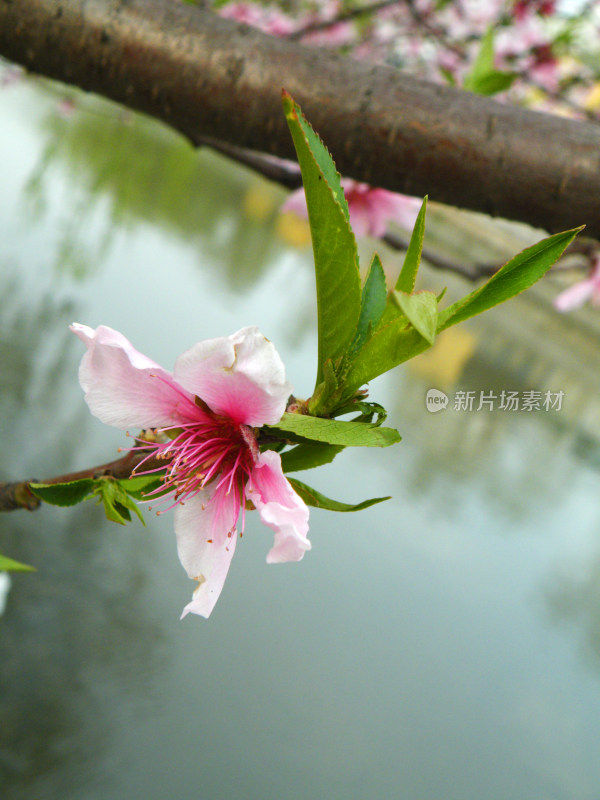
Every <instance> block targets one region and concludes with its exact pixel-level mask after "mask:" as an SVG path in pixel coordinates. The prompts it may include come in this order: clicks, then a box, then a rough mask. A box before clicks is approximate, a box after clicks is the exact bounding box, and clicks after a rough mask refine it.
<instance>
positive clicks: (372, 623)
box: [0, 86, 600, 800]
mask: <svg viewBox="0 0 600 800" xmlns="http://www.w3.org/2000/svg"><path fill="white" fill-rule="evenodd" d="M11 92H12V94H10V95H6V96H5V99H6V107H7V109H8V111H9V113H8V114H7V115H6V116H5V117H3V118H2V120H1V121H0V141H2V142H3V143H4V145H5V148H6V149H8V147H9V146H10V147H11V148H12V150H11V152H13V155H14V157H13V158H12V159H11V163H10V170H8V171H7V177H6V185H7V193H8V194H7V196H6V197H0V208H1V209H2V225H3V226H4V228H5V230H6V231H7V235H6V236H5V237H4V238H2V237H0V242H1V244H0V360H1V363H2V370H1V371H0V384H1V387H2V392H1V393H0V414H1V418H2V426H1V427H2V432H1V437H2V447H1V449H0V479H3V478H5V477H7V478H13V477H22V476H25V475H38V476H40V477H42V476H48V475H50V474H53V473H56V472H62V471H68V470H72V469H77V468H81V467H83V466H88V465H91V464H93V463H100V462H102V461H104V460H106V459H107V458H110V457H111V456H112V455H113V453H114V452H115V449H116V447H117V446H118V445H119V444H121V443H122V441H123V439H122V436H121V434H120V433H119V432H118V431H112V430H108V429H105V428H104V427H103V426H101V425H100V424H99V423H97V421H96V420H94V419H93V418H92V417H91V415H89V414H88V412H87V409H86V407H85V405H84V403H83V400H82V395H81V390H80V389H79V387H78V385H77V380H76V372H77V364H78V361H79V357H80V348H79V343H78V342H77V341H75V340H74V339H73V340H71V338H69V335H68V333H67V324H68V323H69V322H70V321H71V320H72V319H77V320H79V321H82V322H88V323H90V324H94V325H95V324H98V323H100V322H106V323H107V324H111V325H113V326H114V327H117V328H119V329H121V330H123V331H124V332H125V333H126V335H128V336H129V337H130V338H131V339H132V340H133V341H134V343H135V344H136V345H137V346H138V347H139V348H140V349H141V350H142V351H144V352H147V353H148V354H149V355H151V356H152V357H154V358H155V359H156V360H157V361H159V362H161V363H163V364H164V365H165V366H167V367H168V366H169V365H170V364H172V363H173V360H174V358H175V357H176V356H177V354H178V353H179V352H181V351H182V350H183V349H185V348H186V347H188V346H189V345H190V344H192V343H193V342H194V341H195V340H197V339H199V338H204V337H207V336H211V335H221V334H226V333H230V332H232V331H233V330H235V329H236V328H237V327H240V326H242V325H245V324H249V323H257V324H259V325H260V326H261V328H263V329H264V330H265V332H268V335H269V337H270V338H271V339H273V340H274V341H275V342H276V344H277V347H278V349H279V350H280V352H281V353H282V355H283V357H284V360H285V361H286V364H287V365H288V371H289V377H290V379H291V380H292V381H293V382H294V384H295V386H296V389H297V391H298V392H299V393H300V394H302V393H305V392H307V391H310V387H311V384H312V378H313V374H312V370H313V364H314V356H315V349H316V347H315V337H314V333H313V332H312V328H313V324H314V322H313V319H314V310H313V289H312V277H311V265H310V259H309V254H308V253H307V252H306V251H301V252H300V253H298V252H297V251H295V250H293V249H291V248H289V247H287V246H286V245H285V244H284V242H283V240H282V239H281V238H277V234H276V231H277V230H278V228H277V223H276V219H275V207H276V201H277V197H278V194H277V192H272V191H271V189H269V188H268V187H267V186H266V185H263V184H259V183H257V182H256V181H255V179H253V178H251V177H250V176H248V175H246V174H245V173H244V172H242V171H238V170H235V169H234V168H232V167H231V166H230V165H227V164H226V162H224V161H223V160H222V159H220V158H213V157H210V156H209V155H208V154H200V155H199V156H197V155H196V154H194V153H193V152H192V151H191V149H190V148H189V147H188V146H187V144H186V143H185V142H183V141H181V140H180V139H179V138H177V137H175V136H173V135H171V134H168V133H166V132H165V131H164V129H162V128H160V127H159V126H155V125H153V124H151V123H150V122H149V121H147V120H143V121H142V120H139V119H138V118H137V117H125V118H124V117H123V115H122V114H121V112H119V111H115V110H114V109H113V108H111V107H110V106H108V105H107V104H104V103H98V104H96V103H95V102H94V101H93V100H92V99H90V98H88V99H85V100H80V101H79V100H78V104H79V110H78V111H77V112H76V113H75V114H74V115H72V116H71V117H69V118H68V119H62V118H57V117H56V115H55V114H54V115H52V114H50V115H49V113H48V105H47V104H46V105H45V104H44V103H42V101H41V100H40V99H39V97H40V95H39V94H38V93H34V94H32V93H31V92H30V90H29V89H28V87H26V86H25V87H22V88H21V89H19V92H20V94H17V93H16V90H11ZM28 104H29V105H28ZM37 119H39V120H40V122H39V123H38V122H36V120H37ZM16 142H20V145H21V150H17V149H16V146H15V143H16ZM15 198H18V199H17V202H15V201H14V199H15ZM24 198H25V199H24ZM25 209H29V211H30V212H31V211H33V217H28V218H27V219H26V224H25V221H24V216H23V215H24V214H25ZM279 230H280V229H279ZM17 234H18V235H17ZM457 235H458V234H457ZM469 238H470V239H471V238H472V237H471V236H470V237H469ZM69 248H70V250H69ZM69 252H71V254H72V255H73V257H74V258H75V260H73V258H71V256H70V255H69ZM65 253H66V254H67V256H65ZM222 254H223V258H221V256H222ZM77 259H79V260H77ZM385 260H386V261H388V262H391V267H390V269H391V271H393V270H394V269H396V268H397V267H398V257H397V256H395V255H393V254H390V255H389V257H388V258H387V259H385ZM78 264H79V266H77V265H78ZM56 266H64V269H55V267H56ZM441 277H442V276H440V275H439V274H433V273H431V275H429V278H428V280H429V281H430V282H431V283H432V285H434V286H435V287H436V288H438V289H439V288H441V285H440V284H442V280H441ZM462 288H464V287H462ZM452 291H453V286H452V285H451V287H450V292H452ZM552 291H553V290H552V286H551V285H550V284H549V283H548V284H547V285H545V286H542V288H541V290H540V291H538V292H537V293H536V294H535V295H533V294H531V293H530V294H528V295H526V296H525V297H524V298H520V299H519V300H518V301H515V302H514V303H513V304H512V305H511V306H510V308H506V309H502V310H500V311H496V312H493V313H492V314H489V315H488V316H487V317H486V318H484V319H482V320H481V321H480V322H478V323H477V324H471V325H469V326H464V327H463V328H461V329H456V330H455V329H451V330H449V331H448V332H447V333H446V334H445V336H444V337H442V338H441V340H440V343H439V345H438V347H437V348H436V349H435V350H434V351H432V352H431V353H427V354H424V355H423V356H421V357H420V358H419V359H418V360H416V361H415V362H414V364H413V365H411V366H410V367H406V368H403V369H401V370H398V371H397V372H396V373H394V374H393V375H390V376H387V377H385V378H382V379H379V380H378V381H375V382H374V385H373V387H372V395H373V399H374V400H377V401H381V402H383V403H384V404H385V405H386V407H387V408H388V409H389V412H390V417H391V419H392V421H393V423H394V424H396V425H397V426H398V427H399V429H400V432H401V433H402V435H403V436H404V441H403V442H402V443H401V444H400V445H399V446H397V447H395V448H389V449H387V450H385V451H382V452H376V453H375V452H354V453H348V452H345V453H343V454H342V455H341V456H340V457H339V458H338V459H337V460H336V462H335V463H334V464H332V465H330V466H328V467H327V468H326V469H323V470H320V471H316V472H315V474H314V475H312V474H311V475H308V476H307V478H306V480H307V482H308V483H312V484H314V485H315V486H316V487H317V488H319V489H321V490H322V491H324V492H325V493H327V494H330V495H332V496H334V497H339V498H340V499H343V500H344V499H345V500H348V501H356V500H359V499H363V498H366V497H369V496H376V495H381V494H382V493H385V494H392V495H393V500H392V501H390V502H388V503H386V504H382V505H380V506H376V507H374V508H372V509H369V510H368V511H365V512H362V513H360V514H349V515H337V516H336V515H331V514H327V513H325V512H315V513H314V514H313V515H312V520H311V534H310V535H311V540H312V542H313V550H312V551H311V552H310V553H308V554H307V556H306V558H305V559H304V561H303V562H302V563H301V564H294V565H278V566H277V567H267V566H266V565H265V563H264V558H265V554H266V551H267V549H268V539H269V536H268V532H266V531H265V530H264V529H262V528H261V526H260V525H259V524H257V523H256V520H254V519H253V518H251V520H250V524H249V527H248V531H247V534H248V535H247V536H244V539H243V540H242V542H241V543H240V546H239V548H238V553H237V554H236V559H235V561H234V563H233V566H232V570H231V576H230V578H229V580H228V583H227V584H226V587H225V590H224V593H223V596H222V598H221V599H220V601H219V605H218V606H217V609H216V610H215V613H214V615H213V617H212V618H211V620H210V621H209V622H204V621H203V620H200V619H196V618H194V619H190V618H188V619H186V620H185V621H184V622H183V623H179V622H178V621H177V620H178V616H179V613H180V611H181V608H182V607H183V605H184V604H185V603H186V602H187V600H188V599H189V598H188V595H189V592H190V586H189V581H188V580H187V578H186V576H185V574H184V573H183V570H182V569H181V567H180V565H179V564H178V562H177V558H176V553H175V544H174V537H173V532H172V527H171V526H172V521H171V520H169V519H167V518H166V517H163V518H161V519H160V520H159V519H156V518H155V517H152V515H148V523H149V524H148V527H147V528H142V527H141V526H140V525H138V524H137V523H136V524H133V525H131V526H129V527H128V528H126V529H121V528H119V527H118V526H116V525H114V524H112V523H109V522H107V521H106V520H105V519H104V518H103V517H102V515H101V513H100V510H99V509H98V508H96V507H95V506H93V505H91V504H89V505H88V507H86V506H80V507H78V508H76V509H71V510H69V509H66V510H62V509H56V508H43V509H41V510H40V511H38V512H36V513H35V514H26V513H24V512H23V513H19V514H10V515H9V514H5V515H3V516H2V518H1V519H0V550H2V552H6V553H7V554H8V555H11V556H13V557H14V558H17V559H19V560H22V561H25V562H27V563H32V564H35V565H36V566H37V568H38V572H37V573H36V574H34V575H18V576H16V577H15V578H14V581H13V588H12V591H11V593H10V595H9V597H8V605H7V609H6V612H5V614H4V616H3V617H2V618H1V620H0V664H1V665H2V666H1V667H0V683H1V692H0V716H1V719H2V725H0V794H1V795H2V797H3V798H4V797H7V798H10V800H12V799H13V798H18V799H20V798H25V797H28V798H31V797H35V798H40V800H55V798H56V799H57V800H58V798H61V799H62V798H64V797H68V798H69V800H71V798H73V800H90V798H91V800H94V799H95V798H103V799H104V798H111V800H112V798H119V799H120V798H123V800H125V798H127V800H129V799H130V798H137V797H145V798H148V800H154V798H156V800H158V799H159V798H160V799H161V800H162V798H164V797H165V796H174V797H178V798H182V799H183V800H187V798H190V799H191V798H195V797H198V796H201V797H206V798H211V799H212V798H215V800H237V799H238V798H242V797H243V798H244V800H247V799H250V800H253V799H254V798H256V800H270V799H271V798H273V800H275V798H277V799H279V798H286V800H295V798H306V797H327V798H344V800H348V799H350V800H353V798H364V797H372V798H377V800H387V798H390V797H396V796H399V797H403V798H406V799H407V800H438V799H439V798H441V797H444V798H448V799H449V800H481V798H482V797H485V798H491V799H492V800H496V799H497V800H506V798H507V797H518V798H520V800H539V798H541V797H544V798H545V797H552V798H561V799H562V800H595V798H596V797H597V795H598V787H599V786H600V759H599V758H598V755H599V754H598V747H597V741H598V736H599V734H600V729H599V723H598V719H600V681H599V678H600V661H599V656H600V647H599V642H600V612H599V609H600V597H599V595H598V590H597V588H596V587H597V586H598V565H599V564H600V538H599V534H600V525H599V523H600V508H599V505H598V502H597V481H598V464H599V463H600V444H599V442H600V430H599V423H598V419H599V418H600V415H599V414H598V411H599V409H598V398H599V397H600V391H599V390H600V386H599V385H598V383H599V381H600V370H599V369H598V367H599V366H600V364H599V360H600V356H599V355H598V342H599V341H600V336H599V335H598V325H597V323H596V321H595V318H593V317H590V316H589V315H587V316H586V314H584V315H583V316H579V317H577V318H564V317H557V316H556V315H553V314H552V312H551V311H550V309H549V304H550V298H551V296H552ZM431 387H436V388H439V389H441V390H443V391H445V392H446V393H447V394H448V395H449V396H453V394H454V393H455V392H457V391H459V390H460V391H471V390H472V391H475V392H477V393H478V392H480V391H486V392H489V391H494V392H496V393H497V394H499V392H500V391H501V390H503V389H504V390H514V391H525V390H536V391H542V392H543V391H546V390H551V391H558V390H562V391H564V392H565V400H564V404H563V408H562V409H561V410H560V411H549V412H544V411H540V412H534V413H529V414H528V413H525V412H516V413H505V412H501V411H498V410H494V411H483V410H482V411H480V412H471V413H468V412H460V411H455V410H453V408H452V407H451V405H450V406H449V407H448V409H446V411H443V412H440V413H438V414H430V413H429V412H428V411H427V410H426V407H425V393H426V391H427V389H428V388H431ZM251 516H252V515H251Z"/></svg>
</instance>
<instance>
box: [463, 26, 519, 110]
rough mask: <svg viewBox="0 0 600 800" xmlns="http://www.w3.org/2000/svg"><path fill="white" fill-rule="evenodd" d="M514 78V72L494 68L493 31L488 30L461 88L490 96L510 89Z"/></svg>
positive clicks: (491, 29)
mask: <svg viewBox="0 0 600 800" xmlns="http://www.w3.org/2000/svg"><path fill="white" fill-rule="evenodd" d="M516 77H517V75H516V73H514V72H500V71H499V70H497V69H495V68H494V30H493V28H488V30H487V31H486V33H485V35H484V36H483V38H482V40H481V47H480V48H479V53H478V54H477V58H476V59H475V61H474V63H473V66H472V68H471V70H470V71H469V73H468V74H467V75H465V78H464V81H463V88H464V89H466V90H467V91H469V92H475V94H483V95H492V94H496V93H497V92H503V91H505V90H506V89H508V88H510V86H511V85H512V83H513V81H514V80H515V78H516Z"/></svg>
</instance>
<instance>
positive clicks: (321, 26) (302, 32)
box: [286, 0, 399, 41]
mask: <svg viewBox="0 0 600 800" xmlns="http://www.w3.org/2000/svg"><path fill="white" fill-rule="evenodd" d="M398 2H399V0H381V2H379V3H372V4H371V5H366V6H361V7H360V8H353V9H352V10H350V11H343V12H342V13H341V14H338V15H337V16H336V17H333V18H332V19H327V20H321V21H319V22H312V23H310V24H309V25H306V26H305V27H304V28H300V29H299V30H297V31H293V32H292V33H289V34H288V35H287V37H286V38H287V39H291V40H292V41H297V40H298V39H302V38H303V37H304V36H308V34H310V33H319V32H320V31H326V30H328V29H329V28H333V27H334V25H338V24H339V23H340V22H350V21H352V20H353V19H356V18H357V17H362V16H366V15H367V14H376V13H377V12H378V11H381V9H383V8H389V7H390V6H395V5H398Z"/></svg>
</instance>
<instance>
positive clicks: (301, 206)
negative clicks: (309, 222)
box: [281, 188, 308, 219]
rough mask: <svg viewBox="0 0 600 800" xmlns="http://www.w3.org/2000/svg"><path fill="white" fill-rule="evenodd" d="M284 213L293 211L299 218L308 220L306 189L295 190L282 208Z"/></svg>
mask: <svg viewBox="0 0 600 800" xmlns="http://www.w3.org/2000/svg"><path fill="white" fill-rule="evenodd" d="M281 210H282V211H291V212H292V213H293V214H297V215H298V216H299V217H304V219H308V208H307V207H306V195H305V194H304V189H303V188H300V189H295V190H294V191H293V192H292V193H291V194H290V195H289V197H288V198H287V200H286V201H285V203H284V204H283V205H282V206H281Z"/></svg>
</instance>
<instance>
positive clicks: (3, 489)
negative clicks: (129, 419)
mask: <svg viewBox="0 0 600 800" xmlns="http://www.w3.org/2000/svg"><path fill="white" fill-rule="evenodd" d="M146 455H147V454H146V453H144V452H143V451H142V452H136V453H132V452H129V453H127V455H125V456H123V457H122V458H118V459H116V460H115V461H109V462H108V463H107V464H100V465H99V466H97V467H91V468H90V469H83V470H80V471H79V472H69V473H67V474H66V475H58V476H55V477H53V478H47V479H45V480H42V481H38V480H36V479H33V478H30V479H29V480H24V481H16V482H14V483H0V511H16V510H17V509H19V508H24V509H27V511H35V509H36V508H38V506H39V505H40V500H39V499H38V498H37V497H36V496H35V495H34V494H33V493H32V492H31V489H30V488H29V485H30V484H31V483H46V484H52V483H71V482H72V481H80V480H83V479H85V478H91V479H94V478H102V477H106V476H110V477H112V478H117V479H118V480H123V479H124V478H130V477H131V476H132V474H133V472H134V470H135V468H136V467H137V466H139V464H140V462H141V461H143V460H144V458H146ZM165 466H166V464H165V460H164V459H162V460H161V461H158V460H156V459H154V458H149V459H148V461H146V463H145V464H144V469H145V470H146V469H147V470H152V469H154V468H156V467H165Z"/></svg>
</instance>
